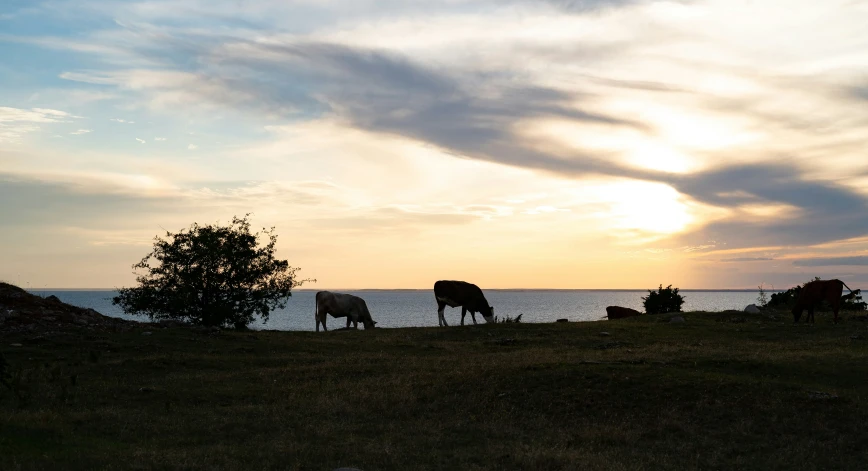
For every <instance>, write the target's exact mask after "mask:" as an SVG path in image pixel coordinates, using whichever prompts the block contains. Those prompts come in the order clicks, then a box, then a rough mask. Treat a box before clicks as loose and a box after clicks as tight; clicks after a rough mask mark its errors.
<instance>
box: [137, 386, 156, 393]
mask: <svg viewBox="0 0 868 471" xmlns="http://www.w3.org/2000/svg"><path fill="white" fill-rule="evenodd" d="M154 391H155V389H154V388H148V387H144V388H139V392H143V393H152V392H154Z"/></svg>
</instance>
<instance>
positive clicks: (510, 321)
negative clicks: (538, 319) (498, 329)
mask: <svg viewBox="0 0 868 471" xmlns="http://www.w3.org/2000/svg"><path fill="white" fill-rule="evenodd" d="M523 315H524V314H523V313H522V314H519V315H518V317H516V318H515V319H513V318H512V317H510V316H506V317H504V318H502V319H498V318H497V316H495V317H494V322H495V323H496V324H521V316H523Z"/></svg>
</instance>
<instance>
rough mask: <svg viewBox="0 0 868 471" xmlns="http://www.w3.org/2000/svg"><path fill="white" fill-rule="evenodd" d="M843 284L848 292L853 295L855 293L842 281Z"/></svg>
mask: <svg viewBox="0 0 868 471" xmlns="http://www.w3.org/2000/svg"><path fill="white" fill-rule="evenodd" d="M841 284H842V285H844V287H845V288H847V291H849V292H851V293H852V292H853V290H852V289H850V287H849V286H847V283H844V282H843V281H842V282H841Z"/></svg>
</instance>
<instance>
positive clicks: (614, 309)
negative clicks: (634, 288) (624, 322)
mask: <svg viewBox="0 0 868 471" xmlns="http://www.w3.org/2000/svg"><path fill="white" fill-rule="evenodd" d="M641 315H642V313H641V312H639V311H637V310H635V309H630V308H629V307H621V306H609V307H607V308H606V317H608V318H609V320H612V319H626V318H628V317H636V316H641Z"/></svg>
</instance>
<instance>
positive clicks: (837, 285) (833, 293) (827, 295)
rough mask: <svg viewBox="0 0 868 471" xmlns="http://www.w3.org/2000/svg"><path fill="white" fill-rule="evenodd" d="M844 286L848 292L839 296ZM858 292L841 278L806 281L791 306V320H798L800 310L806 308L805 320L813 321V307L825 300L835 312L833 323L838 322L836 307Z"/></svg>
mask: <svg viewBox="0 0 868 471" xmlns="http://www.w3.org/2000/svg"><path fill="white" fill-rule="evenodd" d="M844 287H847V289H848V290H849V291H850V294H848V295H846V296H841V293H843V292H844ZM858 293H859V292H858V291H856V292H854V291H853V290H852V289H850V287H849V286H847V285H846V284H844V282H843V281H841V280H817V281H811V282H809V283H806V284H805V286H803V287H802V290H801V291H800V292H799V298H798V299H797V300H796V305H795V306H794V307H793V322H794V323H795V322H799V318H800V317H802V311H804V310H805V309H807V310H808V317H806V318H805V322H809V321H810V322H811V323H812V324H813V323H814V308H816V307H817V306H818V305H819V304H820V303H821V302H823V301H826V302H827V303H829V305H830V306H832V312H833V313H834V314H835V323H836V324H837V323H838V309H840V308H841V303H842V302H844V301H846V300H848V299H852V298H854V297H856V295H857V294H858Z"/></svg>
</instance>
